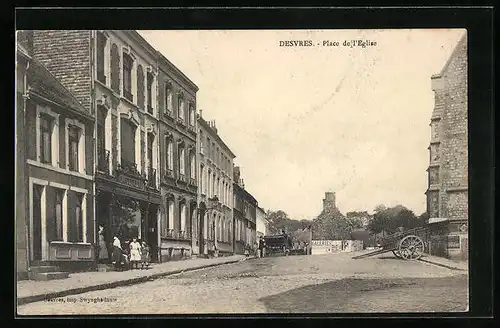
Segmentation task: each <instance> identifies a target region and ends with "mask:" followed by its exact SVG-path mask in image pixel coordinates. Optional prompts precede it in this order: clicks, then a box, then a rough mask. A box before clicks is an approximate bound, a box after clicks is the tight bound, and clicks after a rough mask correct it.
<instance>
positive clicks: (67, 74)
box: [33, 30, 91, 111]
mask: <svg viewBox="0 0 500 328" xmlns="http://www.w3.org/2000/svg"><path fill="white" fill-rule="evenodd" d="M90 33H91V32H90V31H83V30H81V31H74V30H57V31H53V30H39V31H33V55H34V57H35V58H36V59H38V60H39V61H40V62H42V64H43V65H45V67H47V69H48V70H49V71H50V72H51V73H52V74H54V75H55V76H56V77H57V78H58V79H59V80H60V81H61V83H62V84H63V85H64V86H65V87H66V88H67V89H68V90H69V91H71V92H72V93H73V95H75V97H76V99H77V100H78V101H79V102H80V103H81V104H82V105H83V106H84V107H85V108H86V109H88V110H89V111H90V106H91V99H90V96H91V95H90V91H91V90H90V86H91V71H90V36H91V35H90Z"/></svg>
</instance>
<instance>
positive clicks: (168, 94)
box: [165, 83, 173, 115]
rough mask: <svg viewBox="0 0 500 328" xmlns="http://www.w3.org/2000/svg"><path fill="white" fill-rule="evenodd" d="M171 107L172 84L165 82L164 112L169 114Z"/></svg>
mask: <svg viewBox="0 0 500 328" xmlns="http://www.w3.org/2000/svg"><path fill="white" fill-rule="evenodd" d="M172 107H173V99H172V86H171V85H170V84H169V83H167V84H166V85H165V113H167V114H169V115H171V113H172Z"/></svg>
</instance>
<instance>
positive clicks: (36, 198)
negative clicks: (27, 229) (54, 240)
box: [31, 185, 44, 261]
mask: <svg viewBox="0 0 500 328" xmlns="http://www.w3.org/2000/svg"><path fill="white" fill-rule="evenodd" d="M43 188H44V187H43V186H39V185H33V222H32V225H33V230H32V231H33V236H32V238H31V242H32V243H33V254H32V257H33V260H34V261H41V260H42V193H43Z"/></svg>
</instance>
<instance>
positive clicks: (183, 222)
mask: <svg viewBox="0 0 500 328" xmlns="http://www.w3.org/2000/svg"><path fill="white" fill-rule="evenodd" d="M181 231H186V204H184V203H182V204H181Z"/></svg>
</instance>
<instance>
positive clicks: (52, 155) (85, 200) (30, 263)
mask: <svg viewBox="0 0 500 328" xmlns="http://www.w3.org/2000/svg"><path fill="white" fill-rule="evenodd" d="M52 36H55V35H52ZM40 41H41V40H40V39H39V35H38V34H37V33H36V32H35V33H32V32H30V31H25V32H22V33H20V37H19V39H18V42H19V45H20V48H18V49H23V50H25V51H26V52H24V51H23V56H24V57H25V58H27V59H28V61H29V65H28V67H27V71H26V75H25V83H24V84H21V83H18V84H17V86H16V87H17V92H18V94H19V95H20V93H23V99H24V101H23V102H22V103H21V102H18V105H20V104H22V105H23V112H24V113H23V117H19V118H20V119H19V120H18V126H21V127H22V128H24V132H23V135H22V136H21V135H19V133H22V132H21V131H22V130H19V131H18V135H17V136H16V137H17V145H18V147H20V149H19V150H20V151H19V152H18V157H17V159H18V160H19V161H20V160H21V158H22V157H23V156H24V163H20V162H19V161H18V163H16V167H17V172H16V174H17V178H16V181H17V182H18V187H21V186H22V188H19V189H17V195H16V197H18V198H17V199H16V202H17V203H18V204H24V205H26V207H25V208H23V206H22V205H21V207H19V206H18V209H17V212H16V222H17V223H19V226H18V227H17V228H18V229H19V232H22V231H25V238H23V236H21V235H20V233H19V232H18V234H17V236H16V238H18V239H17V242H18V255H19V256H20V257H19V258H18V264H20V263H19V261H22V262H23V265H22V267H23V271H24V270H27V271H30V272H33V273H35V272H36V271H38V269H40V268H36V269H37V270H35V267H38V266H41V267H43V268H45V269H46V268H47V265H49V264H52V265H54V264H55V265H57V266H59V267H63V268H68V269H74V268H81V267H82V266H83V267H87V266H90V265H91V264H92V261H93V259H94V247H93V245H92V244H93V243H94V240H95V224H94V218H95V216H94V191H93V188H94V173H93V167H94V147H93V135H94V125H95V119H94V116H93V115H92V110H91V107H90V103H89V102H88V101H87V100H88V99H87V98H86V95H85V94H81V93H80V94H79V93H78V89H77V88H73V89H71V88H70V87H69V85H70V84H71V83H68V80H70V79H69V78H68V77H66V76H65V74H64V72H63V71H62V70H59V71H58V70H54V69H53V62H54V61H57V60H58V59H57V56H56V58H50V59H48V58H47V57H44V56H43V55H41V54H40V51H39V50H40V48H45V49H46V51H51V49H53V48H52V47H49V46H48V45H47V44H43V42H40ZM59 46H60V47H61V48H62V49H60V50H59V51H66V52H67V53H72V51H73V52H74V53H78V51H79V50H78V47H74V46H75V44H74V43H71V42H70V43H69V44H68V45H64V46H63V45H59ZM26 53H29V55H28V56H26ZM51 67H52V69H51ZM19 76H20V75H18V77H19ZM19 100H20V99H18V101H19ZM18 114H19V115H21V113H20V112H18ZM23 118H24V119H23ZM21 122H22V123H21ZM22 144H24V146H22ZM23 170H24V171H23ZM23 180H24V181H23ZM21 222H23V223H24V225H25V228H24V229H21V228H20V225H21ZM23 240H24V242H22V241H23ZM23 244H24V245H23ZM23 248H24V249H25V250H26V256H25V257H24V259H25V260H27V261H26V262H24V261H23V256H22V254H21V249H23ZM23 253H24V252H23ZM49 271H54V270H52V269H51V270H49ZM53 275H56V276H57V274H54V273H53ZM24 276H25V275H24ZM63 276H64V275H63Z"/></svg>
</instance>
